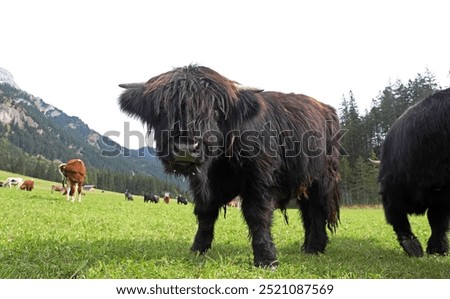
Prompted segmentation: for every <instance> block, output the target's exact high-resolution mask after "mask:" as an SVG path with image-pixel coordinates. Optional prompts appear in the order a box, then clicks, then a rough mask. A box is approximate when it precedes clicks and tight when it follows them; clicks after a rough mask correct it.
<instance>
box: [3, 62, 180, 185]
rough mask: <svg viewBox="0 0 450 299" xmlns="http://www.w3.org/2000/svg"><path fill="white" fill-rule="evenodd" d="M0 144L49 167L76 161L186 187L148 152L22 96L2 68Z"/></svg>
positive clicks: (9, 75)
mask: <svg viewBox="0 0 450 299" xmlns="http://www.w3.org/2000/svg"><path fill="white" fill-rule="evenodd" d="M0 139H4V140H7V142H9V143H11V145H12V146H14V147H17V148H19V149H21V151H23V152H24V153H26V154H27V155H32V156H37V157H40V158H42V159H46V160H48V161H52V162H53V163H62V162H65V161H67V160H68V159H71V158H74V157H79V158H81V159H83V160H84V161H85V163H86V164H87V165H88V167H91V168H95V169H98V170H101V171H105V170H106V171H111V172H116V173H122V174H128V175H130V176H132V175H136V174H141V175H148V176H152V177H154V178H156V179H158V180H161V181H166V182H169V183H171V184H175V185H177V186H181V187H185V184H184V183H183V182H182V181H181V180H180V179H178V178H174V177H172V176H168V175H167V174H165V173H164V171H163V167H162V165H161V163H160V162H159V160H158V159H157V158H155V157H154V156H153V155H150V154H146V155H142V153H143V152H147V153H148V152H149V150H148V149H140V150H129V149H127V148H123V147H122V146H120V145H119V144H117V143H116V142H114V141H113V140H111V139H109V138H108V137H105V136H102V135H101V134H99V133H98V132H96V131H94V130H92V129H90V128H89V126H88V125H86V124H85V123H84V122H83V121H82V120H81V119H79V118H78V117H76V116H69V115H67V114H66V113H64V112H63V111H61V110H60V109H58V108H56V107H54V106H52V105H49V104H47V103H46V102H44V100H43V99H41V98H39V97H35V96H33V95H31V94H29V93H27V92H26V91H23V90H21V89H20V88H19V87H18V85H17V84H16V83H15V82H14V79H13V76H12V75H11V73H10V72H8V71H7V70H5V69H3V68H0ZM151 150H152V149H150V151H151ZM1 167H2V165H1V162H0V169H1Z"/></svg>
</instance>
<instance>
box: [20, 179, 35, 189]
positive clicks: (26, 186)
mask: <svg viewBox="0 0 450 299" xmlns="http://www.w3.org/2000/svg"><path fill="white" fill-rule="evenodd" d="M33 188H34V181H33V180H25V181H24V182H23V184H22V185H20V190H26V191H31V190H33Z"/></svg>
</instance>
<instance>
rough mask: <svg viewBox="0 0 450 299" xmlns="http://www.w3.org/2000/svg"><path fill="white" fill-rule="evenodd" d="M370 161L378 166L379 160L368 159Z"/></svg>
mask: <svg viewBox="0 0 450 299" xmlns="http://www.w3.org/2000/svg"><path fill="white" fill-rule="evenodd" d="M368 160H369V162H370V163H372V164H373V165H375V166H380V163H381V161H380V160H372V159H370V158H369V159H368Z"/></svg>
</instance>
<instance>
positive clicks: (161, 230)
mask: <svg viewBox="0 0 450 299" xmlns="http://www.w3.org/2000/svg"><path fill="white" fill-rule="evenodd" d="M7 176H15V175H14V174H10V173H6V172H2V171H0V180H4V179H5V178H6V177H7ZM52 184H53V183H52V182H47V181H42V180H38V179H35V189H34V190H33V191H32V192H26V191H21V190H15V189H7V188H1V189H0V278H132V279H135V278H268V279H270V278H447V279H448V278H450V257H449V256H445V257H443V256H425V257H423V258H409V257H407V256H406V254H405V253H403V251H402V249H401V248H400V246H399V245H398V244H397V241H396V240H395V236H394V233H393V231H392V229H391V227H390V226H388V225H387V224H386V223H385V220H384V216H383V211H382V209H381V208H365V209H361V208H358V209H356V208H355V209H352V208H343V209H342V213H341V224H340V227H339V228H338V231H337V234H336V235H333V236H330V240H331V242H330V244H329V245H328V247H327V251H326V253H325V254H323V255H316V256H311V255H306V254H304V253H302V252H300V250H299V247H300V243H301V242H302V241H303V230H302V227H301V223H300V219H299V215H298V212H297V211H295V210H289V211H288V215H289V220H290V221H289V222H290V224H289V225H286V224H285V223H284V220H283V217H282V215H281V213H279V212H278V211H277V212H275V217H274V225H273V236H274V240H275V243H276V246H277V250H278V259H279V261H280V266H279V268H278V269H277V270H276V271H269V270H263V269H258V268H255V267H253V258H252V250H251V246H250V242H249V240H248V237H247V235H248V232H247V227H246V225H245V223H244V221H243V219H242V217H241V214H240V211H239V210H238V209H236V208H229V209H228V211H227V217H226V218H225V219H224V217H223V214H222V215H221V217H220V218H219V220H218V222H217V225H216V235H215V242H214V243H213V248H212V249H211V250H210V251H209V252H208V253H207V254H206V255H204V256H196V255H195V254H193V253H191V252H190V251H189V247H190V245H191V242H192V240H193V237H194V234H195V231H196V221H195V217H194V216H193V213H192V211H193V207H192V205H191V204H189V205H187V206H185V205H177V204H176V201H174V200H172V201H171V203H170V204H168V205H167V204H164V203H163V202H161V201H160V203H158V204H148V203H144V202H143V198H142V197H141V196H134V201H133V202H127V201H125V200H124V196H123V194H117V193H111V192H105V193H101V192H100V191H98V190H97V191H94V192H88V193H87V196H85V197H84V199H83V202H82V203H67V202H66V201H65V197H63V196H61V195H59V194H57V193H54V194H51V193H50V186H51V185H52ZM411 220H412V226H413V230H414V232H415V233H416V235H417V236H418V238H419V239H420V240H421V242H422V245H424V246H425V244H426V240H427V239H428V236H429V234H430V231H429V226H428V224H427V220H426V217H412V218H411Z"/></svg>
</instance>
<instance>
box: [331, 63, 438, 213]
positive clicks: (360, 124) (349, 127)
mask: <svg viewBox="0 0 450 299" xmlns="http://www.w3.org/2000/svg"><path fill="white" fill-rule="evenodd" d="M438 89H440V86H439V84H438V82H437V80H436V77H435V75H434V74H433V73H432V72H430V71H429V70H426V71H425V72H424V73H423V74H417V76H416V77H415V78H414V79H410V80H408V82H402V81H400V80H397V81H395V82H394V83H389V84H388V86H386V87H385V88H384V89H383V90H381V91H380V92H379V94H378V96H376V97H375V98H374V99H373V100H372V103H371V108H370V110H365V111H364V112H363V113H360V112H359V109H358V105H357V100H356V99H355V97H354V95H353V93H352V92H351V91H350V92H349V94H348V95H347V96H343V99H342V103H341V105H340V107H339V118H340V122H341V128H342V129H344V130H346V133H345V135H344V136H343V138H342V139H341V142H342V143H341V144H342V147H343V148H344V149H345V151H346V152H347V155H344V156H342V157H341V163H340V174H341V193H342V203H343V204H344V205H373V204H380V203H381V202H380V195H379V186H378V183H377V176H378V168H376V167H375V166H374V165H372V164H371V163H370V162H369V161H368V158H372V159H378V157H379V154H380V148H381V145H382V142H383V140H384V138H385V136H386V133H387V132H388V131H389V128H390V127H391V125H392V124H393V123H394V121H395V120H396V119H397V118H398V117H399V116H400V115H402V113H403V112H404V111H405V110H406V109H408V107H410V106H412V105H414V104H415V103H417V102H418V101H420V100H422V99H424V98H426V97H427V96H429V95H430V94H431V93H433V92H434V91H436V90H438Z"/></svg>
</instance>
